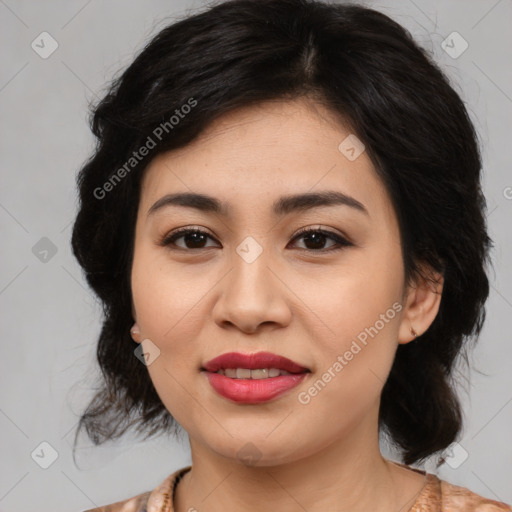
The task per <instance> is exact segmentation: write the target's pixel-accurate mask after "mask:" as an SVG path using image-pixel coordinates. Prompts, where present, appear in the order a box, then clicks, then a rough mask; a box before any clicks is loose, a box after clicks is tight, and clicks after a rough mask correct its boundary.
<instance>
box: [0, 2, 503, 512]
mask: <svg viewBox="0 0 512 512" xmlns="http://www.w3.org/2000/svg"><path fill="white" fill-rule="evenodd" d="M366 4H367V5H369V6H372V7H374V8H376V9H379V10H381V11H383V12H385V13H386V14H388V15H390V16H391V17H392V18H394V19H395V20H397V21H398V22H399V23H401V24H403V25H405V26H406V27H407V28H408V29H409V30H410V31H411V32H412V33H413V35H414V36H415V37H416V39H417V40H418V41H419V42H420V44H422V45H423V46H424V47H426V48H427V49H429V50H430V51H431V52H433V54H434V56H435V58H436V60H437V62H439V63H440V64H441V66H442V68H443V69H444V70H446V72H447V73H448V75H449V76H450V77H451V79H452V80H453V83H454V85H455V88H456V90H457V91H458V92H459V93H460V94H461V95H462V97H463V98H464V100H465V101H466V102H467V104H468V105H469V109H470V112H471V116H472V118H473V120H474V122H475V123H476V127H477V130H478V132H479V134H480V137H481V140H482V143H483V145H484V150H483V156H484V166H485V193H486V196H487V199H488V206H489V209H488V219H489V226H490V235H491V237H492V238H493V239H494V240H495V242H496V249H495V251H494V252H493V258H494V266H495V270H496V272H495V275H494V274H491V283H492V288H491V295H490V298H489V301H488V303H487V312H488V313H487V321H486V324H485V328H484V331H483V334H482V336H481V339H480V342H479V344H478V345H477V348H476V350H475V352H474V354H473V356H472V358H471V361H472V363H473V365H474V366H476V368H477V369H478V370H479V371H480V372H482V373H479V372H477V371H473V372H472V373H471V378H470V387H469V394H468V395H466V394H463V395H462V398H463V401H464V404H465V410H466V419H467V421H466V424H465V431H464V435H463V437H462V438H461V440H460V445H461V446H462V447H463V449H464V450H466V452H467V454H468V458H467V459H466V460H463V458H464V456H465V455H464V452H461V451H460V448H459V449H458V450H459V451H457V450H455V451H454V452H453V455H452V457H451V461H452V464H451V466H452V467H451V466H450V465H449V464H445V465H444V466H443V467H442V469H441V471H440V473H439V474H440V476H441V477H443V478H445V479H447V480H449V481H451V482H453V483H456V484H459V485H464V486H466V487H469V488H470V489H472V490H473V491H475V492H478V493H479V494H482V495H484V496H487V497H490V498H494V499H500V500H503V501H507V502H509V503H512V486H511V485H510V484H511V483H512V428H511V427H512V372H511V371H510V367H511V363H512V343H511V341H512V339H511V338H512V336H511V334H510V328H509V321H510V318H511V315H512V272H511V267H510V265H508V266H507V265H506V263H505V262H506V261H509V262H510V261H511V260H512V258H511V256H512V254H511V253H512V236H511V227H510V224H511V223H510V220H511V211H512V188H511V187H512V175H511V171H510V169H511V167H510V164H511V151H510V134H511V133H512V126H511V115H510V114H511V109H512V99H511V97H512V87H511V67H510V53H511V52H510V49H511V48H512V40H511V39H512V37H511V31H510V24H511V21H512V16H511V15H512V1H511V0H498V1H497V0H485V1H484V0H482V1H476V0H473V1H467V0H457V1H449V2H447V1H434V0H414V1H413V0H399V1H389V0H386V1H375V2H366ZM203 6H204V3H202V2H199V1H195V2H192V1H190V0H186V1H177V0H173V1H163V0H145V1H134V2H126V1H121V0H115V1H109V2H106V1H102V2H100V1H99V0H90V1H87V0H80V1H66V2H65V1H63V0H61V1H58V0H49V1H46V2H36V1H21V0H17V1H16V0H0V15H1V29H0V43H1V44H0V48H1V50H0V51H1V56H2V59H1V67H0V69H1V78H0V109H1V112H0V116H1V117H0V119H1V130H2V131H1V136H0V148H1V187H0V226H1V235H2V239H1V240H2V241H1V244H2V264H1V266H0V308H1V313H2V316H1V322H0V325H1V335H2V345H3V347H4V349H3V357H2V358H1V363H0V364H1V376H2V377H1V378H2V386H1V388H0V389H1V390H0V428H1V432H2V435H1V437H0V453H1V457H0V510H1V511H3V512H6V511H9V512H10V511H29V510H30V511H32V510H34V508H35V507H37V510H39V511H41V512H44V511H53V512H64V511H66V512H70V511H71V510H76V511H80V510H85V509H88V508H91V507H93V506H99V505H102V504H105V503H111V502H114V501H118V500H120V499H125V498H127V497H129V496H132V495H134V494H137V493H139V492H143V491H146V490H148V489H152V488H153V487H155V486H156V485H157V484H158V483H159V482H160V481H161V480H163V478H164V477H165V476H166V475H167V474H169V473H170V472H172V471H174V470H176V469H178V468H181V467H183V466H185V465H188V464H189V463H190V458H189V455H188V443H187V440H186V435H184V436H183V438H182V440H181V442H180V441H169V440H167V439H165V438H160V439H159V440H153V441H148V442H144V443H143V442H137V441H136V440H134V439H133V438H131V437H127V438H126V439H125V440H123V442H122V443H120V444H117V445H110V446H105V447H101V448H96V449H89V448H88V444H87V443H86V442H85V441H84V442H83V443H81V447H82V448H81V450H80V451H79V454H78V455H79V456H78V462H79V466H80V467H79V468H77V467H76V466H75V465H74V463H73V459H72V453H71V443H72V440H73V434H74V432H73V429H74V426H75V424H76V421H77V415H78V413H79V412H80V409H81V406H83V404H84V401H85V398H86V397H87V396H88V393H89V389H90V387H91V385H92V383H93V382H94V378H95V376H96V371H97V370H96V368H95V364H94V350H95V342H96V337H97V335H98V333H99V329H100V319H101V309H100V306H99V304H98V303H97V301H96V300H95V299H94V297H93V296H92V295H91V293H90V292H89V291H88V289H87V287H86V285H85V282H84V280H83V278H82V276H81V272H80V268H79V267H78V265H77V263H76V262H75V260H74V258H73V256H72V254H71V249H70V244H69V239H70V234H71V223H72V220H73V217H74V215H75V211H76V191H75V174H76V172H77V170H78V169H79V167H80V166H81V165H82V163H83V162H84V160H85V159H86V158H87V157H88V156H89V154H90V152H91V150H92V148H93V138H92V135H91V134H90V132H89V128H88V125H87V123H86V115H87V105H88V101H89V100H92V99H94V97H95V95H101V93H102V92H103V91H104V88H105V85H106V83H107V81H108V80H109V79H110V78H112V76H113V75H114V74H115V73H117V72H118V71H119V70H120V69H121V68H124V67H125V66H126V65H128V64H129V63H130V62H131V60H132V58H133V57H134V55H135V52H137V51H138V50H139V49H140V48H141V47H142V45H143V44H144V43H145V42H146V41H147V40H148V38H149V37H150V36H151V35H153V34H155V33H156V32H157V31H158V30H159V29H161V28H162V27H163V26H164V25H165V24H167V23H168V22H170V21H172V20H173V19H175V18H176V17H177V16H181V15H182V14H184V13H185V12H187V11H188V12H190V13H192V12H193V11H195V10H197V9H201V8H203ZM43 31H46V32H48V33H50V34H51V36H52V37H53V38H54V39H55V40H56V41H57V43H58V45H59V46H58V48H57V50H56V51H55V52H54V53H53V54H52V55H51V56H49V57H48V58H46V59H43V58H41V57H40V56H39V54H37V53H36V52H35V51H34V50H33V49H32V47H31V43H32V41H34V40H36V42H37V41H40V38H38V36H39V34H41V32H43ZM453 31H457V32H458V33H460V34H461V35H462V37H463V38H464V39H465V40H466V41H467V43H468V44H469V47H468V48H467V50H466V51H465V52H464V53H462V54H461V55H460V56H458V57H457V58H453V57H452V56H450V55H448V54H447V53H446V52H445V51H444V50H443V48H442V41H443V40H444V39H445V38H446V37H447V36H449V34H451V33H452V32H453ZM454 45H455V47H454V50H460V49H461V48H462V47H461V46H460V41H459V42H455V43H454ZM45 47H46V48H48V47H49V45H45ZM507 187H508V188H507ZM43 237H47V238H48V239H49V240H50V241H51V244H53V245H54V246H55V248H54V251H55V250H56V251H57V252H56V253H55V254H52V251H51V247H50V252H48V253H47V254H45V253H44V252H42V251H43V250H44V249H45V248H46V249H48V247H49V243H48V241H47V240H43V241H42V242H41V241H40V240H41V239H42V238H43ZM36 244H39V245H36ZM34 246H35V249H34ZM485 374H486V375H485ZM461 382H462V378H461ZM43 441H46V442H47V443H49V444H50V445H51V446H52V447H53V449H54V450H55V451H56V452H57V454H58V458H57V459H56V460H55V461H54V462H53V464H51V465H50V466H49V467H48V468H47V469H43V468H41V467H40V466H39V465H38V464H37V463H36V462H35V461H34V460H33V458H32V457H31V453H32V452H34V450H36V451H35V455H34V458H35V459H36V460H38V462H39V463H44V462H45V461H46V462H50V461H51V460H50V458H49V457H51V453H52V452H51V449H48V448H45V447H44V446H43V447H42V448H41V447H39V445H40V443H41V442H43ZM38 447H39V448H38ZM41 450H42V451H41ZM384 450H385V451H386V447H384ZM37 454H39V457H38V456H37ZM461 454H462V455H461ZM455 466H458V467H455Z"/></svg>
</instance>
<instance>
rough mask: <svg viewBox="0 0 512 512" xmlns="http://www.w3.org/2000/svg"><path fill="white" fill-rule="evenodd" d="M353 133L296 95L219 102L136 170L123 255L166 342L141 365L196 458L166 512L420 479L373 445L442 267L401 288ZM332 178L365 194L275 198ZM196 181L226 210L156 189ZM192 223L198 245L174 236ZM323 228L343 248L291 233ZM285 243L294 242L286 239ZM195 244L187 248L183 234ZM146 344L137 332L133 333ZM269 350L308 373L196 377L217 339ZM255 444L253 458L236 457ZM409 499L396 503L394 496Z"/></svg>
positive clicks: (302, 501)
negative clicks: (349, 355)
mask: <svg viewBox="0 0 512 512" xmlns="http://www.w3.org/2000/svg"><path fill="white" fill-rule="evenodd" d="M350 133H351V132H350V129H349V128H348V127H346V126H343V125H342V124H341V123H340V122H339V121H337V120H336V119H334V118H333V117H332V116H331V115H330V113H329V112H328V111H326V110H325V109H324V108H323V107H322V106H320V105H319V104H316V103H314V102H313V101H308V100H306V99H304V98H303V99H299V100H295V101H287V102H281V101H272V102H266V103H263V104H260V105H258V106H253V107H248V108H243V109H239V110H236V111H234V112H230V113H228V114H225V115H224V116H222V117H221V118H219V119H217V120H216V121H215V122H214V123H213V124H212V125H210V126H209V128H208V129H207V130H206V131H205V132H203V134H202V135H201V136H200V137H199V138H198V139H196V140H195V141H194V142H193V143H191V144H189V145H188V146H186V147H184V148H181V149H179V150H175V151H171V152H167V153H163V154H160V155H158V156H157V157H155V158H154V159H153V160H152V162H151V163H150V165H149V166H148V167H147V169H146V171H145V175H144V177H143V181H142V188H141V198H140V203H139V209H138V218H137V223H136V233H135V249H134V258H133V266H132V275H131V279H132V293H133V315H134V320H135V321H136V324H135V328H136V331H139V333H138V334H134V335H133V336H134V339H135V340H136V341H139V342H141V341H142V340H145V339H149V340H151V342H152V343H154V344H155V345H156V346H157V347H158V348H159V350H160V355H159V356H158V357H157V358H156V359H155V360H154V361H153V362H152V363H151V364H149V365H148V371H149V374H150V377H151V379H152V381H153V383H154V385H155V388H156V390H157V392H158V394H159V396H160V398H161V399H162V401H163V403H164V405H165V407H166V408H167V409H168V410H169V412H170V413H171V414H172V416H173V417H174V418H176V420H177V421H178V422H179V423H180V425H181V426H182V427H183V428H184V429H185V430H186V431H187V433H188V435H189V440H190V447H191V455H192V470H191V471H190V472H189V473H188V474H187V475H186V476H185V477H184V479H183V480H182V481H181V482H180V484H179V485H178V487H177V491H176V496H175V505H174V506H175V510H176V512H185V511H188V510H189V509H190V508H191V507H194V508H195V509H197V510H198V511H203V510H208V511H221V510H222V511H231V510H233V511H235V510H236V511H238V512H240V511H243V512H249V511H261V510H265V509H266V508H268V503H272V506H273V508H275V509H276V510H280V511H281V512H292V511H293V512H295V511H303V510H308V511H309V512H313V511H321V510H322V511H323V510H338V511H351V512H357V511H363V510H365V511H367V510H374V511H393V512H397V511H399V510H407V509H408V508H410V506H411V505H412V504H413V503H414V501H415V497H416V496H417V493H418V492H420V491H421V488H422V486H423V484H424V476H423V475H420V474H418V473H415V472H412V471H411V470H407V469H404V468H402V467H399V466H397V465H395V464H392V463H391V462H389V461H388V460H386V459H385V458H384V457H382V455H381V453H380V450H379V440H378V411H379V401H380V394H381V391H382V387H383V385H384V382H385V380H386V377H387V375H388V374H389V371H390V368H391V365H392V362H393V359H394V356H395V352H396V349H397V347H398V344H399V343H409V342H410V341H412V340H413V339H414V336H413V335H412V334H411V331H410V329H411V326H413V327H414V329H415V331H416V332H417V333H418V334H422V333H423V332H424V331H425V330H427V329H428V327H429V326H430V324H431V323H432V322H433V320H434V318H435V316H436V314H437V312H438V309H439V304H440V299H441V291H442V277H441V276H438V279H439V281H438V286H437V287H436V288H433V287H432V285H428V284H427V283H425V282H424V281H419V282H416V283H412V284H411V286H406V285H405V282H404V279H403V272H404V269H403V261H402V254H401V245H400V233H399V227H398V223H397V218H396V215H395V212H394V209H393V206H392V203H391V200H390V197H389V195H388V193H387V191H386V189H385V187H384V185H383V184H382V182H381V181H380V179H379V178H378V175H377V174H376V172H375V169H374V167H373V165H372V162H371V160H370V158H369V157H368V155H367V154H366V152H363V153H362V154H361V155H360V156H359V157H358V158H357V159H355V160H353V161H350V160H349V159H347V158H346V156H345V155H344V154H342V152H340V151H339V150H338V146H339V144H340V143H341V142H342V141H343V140H344V139H345V138H346V137H347V136H348V135H349V134H350ZM327 190H332V191H340V192H343V193H345V194H348V195H350V196H352V197H354V198H356V199H357V200H358V201H360V202H361V203H362V204H363V205H364V206H365V208H366V209H367V211H368V215H364V214H363V213H361V212H359V211H358V210H356V209H354V208H351V207H349V206H346V205H335V206H329V207H320V208H314V209H311V210H307V211H303V212H294V213H291V214H289V215H285V216H280V217H276V216H274V215H273V213H272V211H271V205H272V203H273V202H274V201H275V200H276V199H277V198H278V197H280V196H282V195H287V194H297V193H305V192H318V191H327ZM175 192H197V193H204V194H208V195H211V196H214V197H216V198H217V199H219V200H221V201H223V202H228V203H229V204H230V208H231V209H232V212H231V215H230V216H228V217H225V216H223V215H220V214H218V213H205V212H201V211H199V210H196V209H193V208H188V207H183V206H168V207H165V208H162V209H160V210H157V211H155V212H154V213H152V214H148V210H149V209H150V207H151V206H152V205H153V204H154V203H155V202H156V201H157V200H158V199H160V198H161V197H163V196H165V195H166V194H169V193H175ZM181 227H192V228H200V229H201V230H203V231H206V232H207V234H208V235H209V237H207V238H206V239H205V240H204V242H203V248H194V247H198V245H194V239H191V238H190V237H181V238H180V239H178V240H175V244H176V245H175V246H174V248H173V247H172V246H168V247H163V246H161V245H159V241H160V240H161V239H162V238H163V237H165V235H167V234H169V233H170V232H171V231H174V230H176V229H177V228H181ZM303 227H315V228H318V227H322V228H323V229H326V230H327V231H331V232H334V233H335V234H338V235H341V236H342V237H345V238H348V239H349V241H350V242H352V243H353V245H352V246H348V247H341V249H340V250H338V251H329V249H330V248H331V247H333V246H334V247H336V246H337V243H336V242H335V241H334V240H332V239H330V238H325V242H324V243H323V245H322V242H320V243H317V245H315V243H314V242H311V239H308V238H307V237H302V238H299V239H295V235H296V233H297V232H298V230H299V229H301V228H303ZM247 236H251V237H253V238H254V239H255V240H256V241H257V242H258V243H259V245H260V246H261V248H262V253H261V254H260V256H259V257H258V258H257V259H256V260H255V261H253V262H252V263H247V262H246V261H245V260H244V259H243V258H241V257H240V256H239V255H238V253H237V252H236V248H237V247H238V246H239V244H240V243H241V242H242V241H243V240H244V239H245V238H246V237H247ZM294 239H295V240H294ZM190 247H192V248H190ZM394 303H398V304H400V305H401V306H402V307H401V310H400V311H399V312H397V313H396V315H395V316H394V318H392V319H388V322H387V323H385V326H384V327H383V328H381V329H380V330H379V331H378V334H377V335H375V336H374V337H373V338H371V337H370V338H368V343H367V345H366V346H364V347H363V348H362V350H361V351H360V352H358V353H357V355H355V356H354V357H353V359H352V360H351V361H349V362H348V364H347V365H346V366H344V367H343V370H342V371H340V372H339V373H337V374H336V377H334V378H332V379H331V381H330V382H329V383H328V384H327V385H326V386H325V387H324V388H323V389H322V390H321V392H319V393H318V394H317V395H316V396H314V397H312V398H311V400H310V402H309V403H307V404H302V403H300V402H299V401H298V394H299V393H300V392H304V391H307V390H308V389H309V388H310V386H311V385H312V384H313V383H314V382H315V381H317V379H319V378H321V376H322V374H324V372H326V371H327V369H328V368H329V367H332V366H333V364H334V363H335V362H336V360H337V357H338V355H343V354H344V353H345V352H346V351H347V350H349V348H350V346H351V343H352V342H353V341H354V340H355V339H356V337H357V335H358V334H359V333H361V332H362V331H364V329H365V328H367V327H370V326H373V325H375V323H376V321H377V320H378V319H379V318H380V315H382V314H385V313H386V311H387V310H389V309H390V308H392V305H393V304H394ZM144 343H147V342H144ZM262 350H264V351H270V352H275V353H277V354H280V355H283V356H285V357H288V358H290V359H292V360H294V361H296V362H298V363H299V364H301V365H302V366H304V367H307V368H309V369H310V370H311V373H310V374H309V375H308V377H307V378H306V380H305V381H304V382H302V383H301V384H300V385H299V386H298V387H296V388H294V389H292V390H289V391H288V392H287V393H285V394H284V395H281V396H280V397H278V398H277V399H274V400H271V401H269V402H267V403H263V404H237V403H234V402H232V401H230V400H227V399H226V398H223V397H222V396H220V395H218V394H217V393H216V392H215V391H214V390H213V388H211V386H210V385H209V383H208V380H207V379H206V378H205V376H204V375H203V374H201V373H200V367H201V366H202V365H203V364H204V363H205V362H206V361H208V360H210V359H212V358H214V357H216V356H218V355H220V354H222V353H225V352H231V351H239V352H245V353H253V352H258V351H262ZM249 442H250V443H253V445H254V446H255V447H256V449H257V451H258V456H259V459H258V460H257V461H256V462H255V463H245V462H244V461H243V460H241V458H240V457H239V456H238V455H237V453H238V451H239V450H240V449H241V448H243V447H244V446H245V445H246V444H247V443H249ZM402 507H403V508H402Z"/></svg>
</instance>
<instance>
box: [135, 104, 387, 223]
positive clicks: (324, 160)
mask: <svg viewBox="0 0 512 512" xmlns="http://www.w3.org/2000/svg"><path fill="white" fill-rule="evenodd" d="M354 137H355V135H354V134H352V133H351V130H350V128H349V127H348V126H345V125H343V124H342V123H341V122H340V121H339V120H337V119H336V118H334V116H333V115H332V114H331V113H330V112H328V111H327V110H325V109H324V107H322V106H321V105H319V104H315V103H312V102H311V101H306V100H295V101H288V102H284V101H272V102H265V103H262V104H258V105H255V106H251V107H244V108H242V109H238V110H235V111H232V112H229V113H227V114H225V115H223V116H221V117H219V118H218V119H216V120H215V121H214V122H213V123H211V124H210V125H209V127H208V128H207V129H206V130H204V131H203V133H202V134H201V135H200V136H199V137H198V138H196V139H195V140H194V141H192V142H191V143H190V144H189V145H187V146H186V147H183V148H180V149H178V150H173V151H169V152H166V153H162V154H160V155H158V156H157V157H156V158H154V159H153V160H152V161H151V162H150V164H149V165H148V167H147V169H146V170H145V174H144V176H143V180H142V194H141V208H142V209H143V210H144V212H145V213H147V212H148V210H149V209H150V208H151V206H152V205H153V204H154V202H155V201H157V200H158V199H160V198H161V197H162V196H163V195H165V194H169V193H172V192H195V193H200V194H207V195H210V196H215V197H217V198H218V199H219V200H220V201H221V202H222V203H224V204H226V205H227V206H229V210H230V211H232V212H237V211H239V212H240V213H241V211H242V210H243V209H244V207H247V208H249V207H254V206H255V205H258V208H259V209H261V208H265V204H268V209H269V210H270V209H271V208H273V207H274V205H275V201H276V199H277V198H278V197H280V196H282V195H288V194H297V193H305V192H316V191H320V190H322V191H324V190H335V191H339V192H342V193H345V194H347V195H350V196H352V197H354V198H356V199H357V200H358V201H360V202H361V203H363V204H364V205H365V207H366V208H367V209H368V210H369V212H370V214H371V210H377V211H378V210H381V211H382V210H388V211H389V210H390V205H391V203H390V199H389V197H388V194H387V191H386V190H385V187H384V185H383V184H382V182H381V180H380V178H379V177H378V175H377V174H376V172H375V169H374V167H373V164H372V162H371V160H370V158H369V157H368V155H367V154H366V152H365V151H363V152H362V153H361V154H360V155H359V156H358V157H357V158H355V159H354V158H353V156H354V151H352V153H347V152H346V149H347V147H349V146H350V145H352V146H353V143H354V142H355V143H356V144H357V139H354ZM340 145H341V147H340ZM349 149H350V147H349ZM355 150H356V151H359V150H361V147H360V146H357V147H355ZM381 213H382V212H381Z"/></svg>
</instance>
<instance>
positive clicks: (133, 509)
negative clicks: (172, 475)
mask: <svg viewBox="0 0 512 512" xmlns="http://www.w3.org/2000/svg"><path fill="white" fill-rule="evenodd" d="M149 496H150V491H148V492H145V493H143V494H138V495H137V496H133V497H132V498H128V499H126V500H123V501H118V502H116V503H112V504H110V505H104V506H103V507H99V508H91V509H89V510H84V512H146V505H147V503H148V499H149Z"/></svg>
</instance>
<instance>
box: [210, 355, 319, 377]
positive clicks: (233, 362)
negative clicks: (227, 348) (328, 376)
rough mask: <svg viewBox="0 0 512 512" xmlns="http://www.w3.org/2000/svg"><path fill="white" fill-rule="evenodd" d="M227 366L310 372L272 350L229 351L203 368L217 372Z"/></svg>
mask: <svg viewBox="0 0 512 512" xmlns="http://www.w3.org/2000/svg"><path fill="white" fill-rule="evenodd" d="M226 368H248V369H250V370H256V369H258V368H277V369H279V370H285V371H287V372H290V373H303V372H309V369H308V368H305V367H303V366H301V365H300V364H298V363H295V362H294V361H292V360H291V359H288V358H287V357H283V356H279V355H277V354H272V353H271V352H256V353H255V354H242V353H240V352H227V353H225V354H221V355H220V356H218V357H215V358H214V359H211V360H210V361H208V362H207V363H205V364H204V366H203V368H202V369H203V370H206V371H209V372H213V373H215V372H216V371H218V370H221V369H226Z"/></svg>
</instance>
